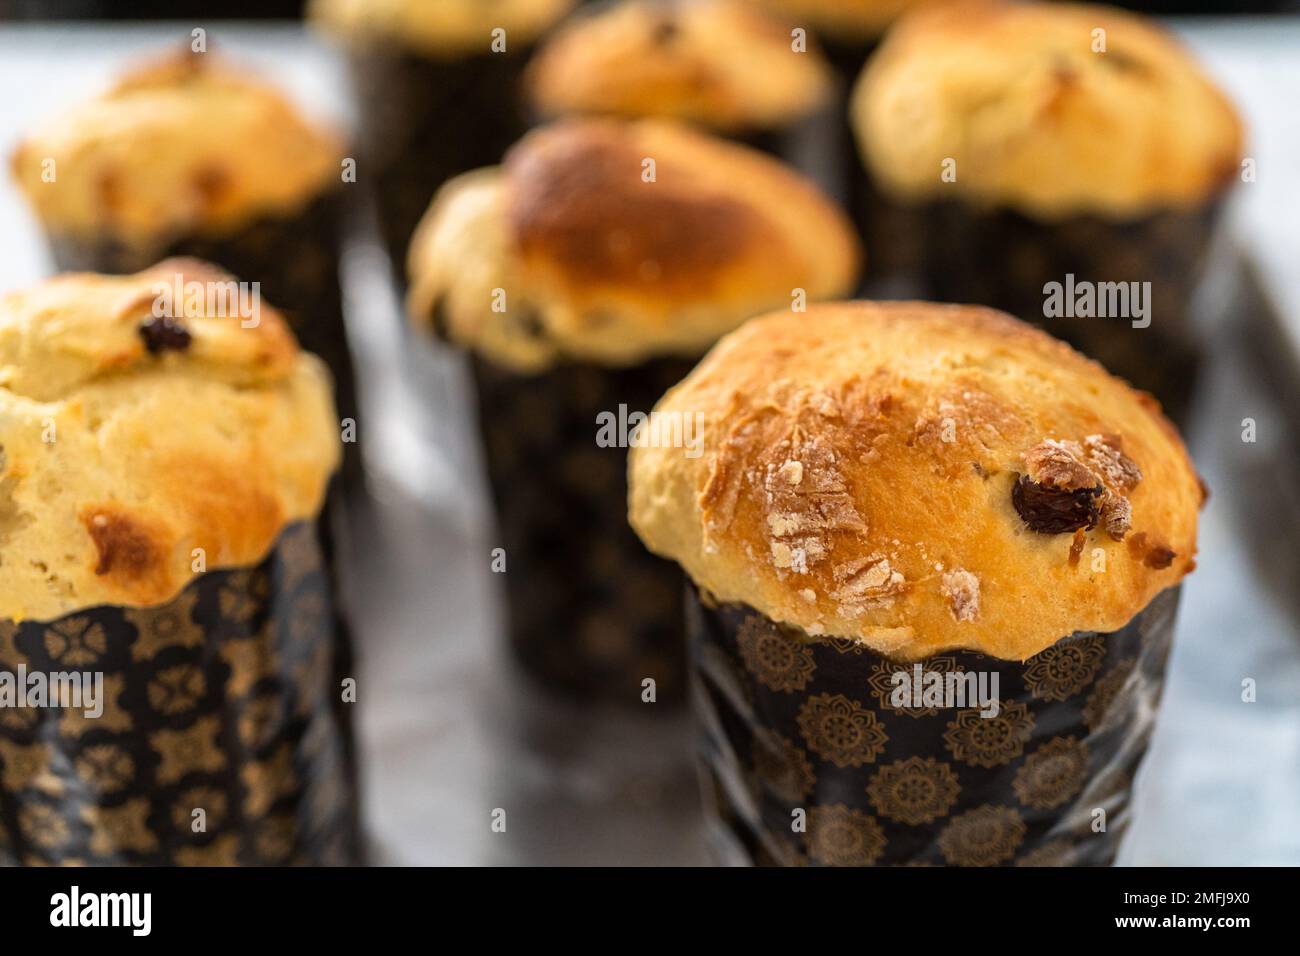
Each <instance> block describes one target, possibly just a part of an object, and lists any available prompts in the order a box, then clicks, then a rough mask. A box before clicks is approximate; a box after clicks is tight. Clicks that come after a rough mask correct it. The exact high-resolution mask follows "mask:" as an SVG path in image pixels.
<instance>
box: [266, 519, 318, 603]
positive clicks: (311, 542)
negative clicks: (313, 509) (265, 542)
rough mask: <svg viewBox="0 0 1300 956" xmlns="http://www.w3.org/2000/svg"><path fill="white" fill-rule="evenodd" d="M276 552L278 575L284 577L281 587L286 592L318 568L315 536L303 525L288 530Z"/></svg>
mask: <svg viewBox="0 0 1300 956" xmlns="http://www.w3.org/2000/svg"><path fill="white" fill-rule="evenodd" d="M276 550H277V553H278V555H279V558H280V573H281V574H282V575H283V576H284V581H283V583H282V584H281V587H282V588H283V589H284V590H286V591H294V590H296V589H297V588H298V585H299V584H301V583H302V580H303V579H304V578H306V577H307V576H308V575H309V574H311V573H313V572H314V571H315V570H316V568H317V567H318V566H319V563H320V557H319V548H318V545H317V544H316V535H315V534H313V533H312V529H311V528H310V527H309V526H307V525H305V524H300V525H294V526H293V527H292V528H290V529H288V530H287V531H286V532H285V533H284V535H283V536H282V537H281V538H280V544H279V547H278V548H277V549H276Z"/></svg>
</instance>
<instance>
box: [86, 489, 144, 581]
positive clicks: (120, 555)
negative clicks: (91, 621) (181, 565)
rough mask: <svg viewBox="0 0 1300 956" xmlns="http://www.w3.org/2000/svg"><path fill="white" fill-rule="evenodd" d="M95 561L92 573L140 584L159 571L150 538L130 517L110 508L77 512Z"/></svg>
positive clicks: (139, 524) (140, 525)
mask: <svg viewBox="0 0 1300 956" xmlns="http://www.w3.org/2000/svg"><path fill="white" fill-rule="evenodd" d="M81 523H82V524H83V525H85V527H86V532H87V533H88V534H89V535H90V540H91V541H93V542H94V544H95V551H96V553H97V554H98V555H99V560H98V562H97V563H96V565H95V573H96V574H97V575H100V576H104V575H110V574H111V575H113V576H114V577H118V578H123V579H126V580H129V581H140V580H143V579H144V578H147V577H149V576H151V575H153V574H155V573H157V572H158V571H159V570H161V568H162V563H163V553H162V549H161V548H160V547H159V546H158V543H157V541H155V539H154V536H153V535H152V534H151V533H150V531H149V530H148V529H146V528H145V527H144V526H143V525H142V524H141V523H140V522H139V521H137V520H136V519H135V518H133V517H131V516H130V515H128V514H126V513H124V512H122V511H118V510H115V509H113V508H110V507H97V508H86V509H84V510H83V511H82V512H81Z"/></svg>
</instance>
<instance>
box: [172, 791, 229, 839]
mask: <svg viewBox="0 0 1300 956" xmlns="http://www.w3.org/2000/svg"><path fill="white" fill-rule="evenodd" d="M226 809H227V801H226V795H225V794H224V793H222V792H221V791H220V790H218V789H217V788H216V787H190V788H189V789H188V790H185V791H183V792H182V793H181V794H180V795H179V796H177V797H176V800H175V801H174V802H173V803H172V822H173V823H175V824H176V829H178V830H180V831H182V832H183V833H206V832H208V831H211V830H215V829H217V828H218V827H220V826H221V824H222V823H223V822H224V821H225V819H226ZM195 810H202V811H203V829H202V830H198V831H196V830H195V829H194V822H195V818H194V811H195Z"/></svg>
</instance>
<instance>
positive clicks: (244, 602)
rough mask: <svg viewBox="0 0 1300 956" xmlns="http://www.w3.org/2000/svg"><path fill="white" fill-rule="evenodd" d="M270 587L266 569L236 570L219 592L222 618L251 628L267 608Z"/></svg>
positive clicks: (246, 628) (218, 598)
mask: <svg viewBox="0 0 1300 956" xmlns="http://www.w3.org/2000/svg"><path fill="white" fill-rule="evenodd" d="M270 589H271V586H270V582H268V581H267V577H266V572H265V571H262V570H260V569H258V570H244V571H235V572H234V573H232V574H231V575H230V576H229V577H228V578H227V579H226V581H225V583H224V584H223V585H222V586H221V590H220V591H219V592H218V594H217V603H218V606H219V607H220V608H221V616H222V618H224V619H225V620H227V621H229V622H231V623H232V624H236V625H238V626H239V627H240V628H242V629H243V630H245V631H248V630H251V629H252V626H253V621H254V619H255V618H256V617H257V616H258V615H259V614H261V613H262V611H263V610H264V609H265V608H266V600H267V597H268V595H269V593H270Z"/></svg>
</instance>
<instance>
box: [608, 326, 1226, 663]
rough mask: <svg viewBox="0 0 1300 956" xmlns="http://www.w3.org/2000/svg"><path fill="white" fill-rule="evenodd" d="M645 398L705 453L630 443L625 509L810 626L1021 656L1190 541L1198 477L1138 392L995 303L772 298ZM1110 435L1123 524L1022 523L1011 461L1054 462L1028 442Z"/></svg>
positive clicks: (1148, 594) (669, 543) (1185, 554)
mask: <svg viewBox="0 0 1300 956" xmlns="http://www.w3.org/2000/svg"><path fill="white" fill-rule="evenodd" d="M656 411H658V412H661V413H664V412H668V413H678V414H692V415H693V414H695V413H700V414H702V415H703V421H704V445H703V447H704V453H703V455H701V456H700V457H698V458H695V459H691V458H688V457H686V456H685V455H684V454H683V453H682V450H681V449H677V448H653V447H638V448H634V449H633V450H632V452H631V458H630V462H629V480H630V493H629V510H630V519H631V522H632V524H633V527H634V528H635V529H636V530H637V532H638V533H639V534H640V536H641V538H642V539H643V540H644V541H645V543H646V545H647V546H648V547H649V548H650V550H652V551H654V552H655V553H657V554H660V555H662V556H664V557H667V558H671V559H673V560H676V561H677V562H678V563H679V564H681V565H682V566H683V568H685V570H686V571H687V573H688V574H689V575H690V576H691V577H692V578H693V579H694V580H695V582H696V583H697V584H698V585H699V586H700V587H701V588H703V589H704V590H705V591H706V592H707V593H708V594H709V595H711V596H712V597H713V598H714V599H716V600H718V601H719V602H739V603H743V604H747V605H749V606H751V607H754V608H756V609H758V610H760V611H761V612H763V613H764V614H766V615H768V616H769V617H771V618H772V619H774V620H776V621H779V622H782V623H785V624H790V625H794V626H796V627H799V628H802V629H803V630H804V631H805V632H807V633H809V634H814V635H831V636H839V637H848V638H854V639H857V640H860V641H862V642H863V643H864V644H866V645H868V646H870V647H871V648H873V649H874V650H876V651H878V652H880V653H883V654H887V655H890V656H892V657H896V658H901V659H916V658H920V657H924V656H928V655H931V654H934V653H937V652H940V651H943V650H948V649H954V648H961V649H966V650H974V651H980V652H983V653H986V654H990V655H992V656H994V657H998V658H1002V659H1017V660H1024V659H1026V658H1028V657H1030V656H1032V655H1033V654H1035V653H1037V652H1038V651H1040V650H1042V649H1043V648H1045V647H1048V646H1049V645H1051V644H1053V643H1054V642H1055V641H1057V640H1059V639H1060V638H1061V637H1064V636H1066V635H1068V634H1071V633H1073V632H1075V631H1099V632H1109V631H1113V630H1116V629H1118V628H1120V627H1122V626H1123V625H1124V624H1125V623H1127V622H1128V621H1129V620H1130V619H1131V618H1132V617H1134V616H1135V615H1136V614H1137V613H1138V612H1139V611H1140V610H1141V609H1142V608H1144V607H1145V606H1146V605H1147V604H1148V603H1149V602H1150V601H1151V599H1152V598H1153V597H1154V596H1155V595H1156V594H1157V593H1159V592H1160V591H1161V590H1163V589H1165V588H1167V587H1170V586H1172V585H1174V584H1176V583H1177V582H1178V581H1179V580H1180V579H1181V578H1182V577H1183V576H1184V575H1185V574H1187V573H1188V572H1190V571H1191V570H1192V568H1193V567H1194V565H1195V562H1194V555H1195V551H1196V523H1197V512H1198V509H1199V507H1200V504H1201V501H1202V489H1201V485H1200V483H1199V479H1198V478H1197V475H1196V472H1195V471H1194V469H1193V467H1192V464H1191V462H1190V460H1189V458H1188V456H1187V452H1186V450H1185V449H1184V447H1183V444H1182V442H1181V440H1180V439H1179V437H1178V435H1177V433H1176V432H1175V430H1174V428H1173V426H1172V425H1170V424H1169V422H1168V421H1167V420H1166V419H1165V418H1164V417H1163V415H1161V414H1160V412H1159V409H1158V406H1157V405H1156V403H1155V402H1154V400H1152V399H1151V398H1150V397H1149V396H1147V395H1145V394H1144V393H1140V392H1137V391H1135V390H1134V389H1132V388H1130V387H1129V386H1128V385H1127V384H1125V383H1124V382H1122V381H1120V380H1119V379H1116V378H1114V377H1112V376H1111V375H1109V374H1108V373H1106V372H1105V370H1103V369H1102V368H1101V367H1100V366H1099V365H1097V364H1096V363H1094V362H1092V361H1090V360H1088V359H1085V358H1083V357H1082V356H1080V355H1079V354H1078V353H1076V352H1074V351H1073V350H1071V349H1070V348H1069V347H1068V346H1066V345H1064V344H1063V343H1060V342H1058V341H1056V340H1054V339H1052V338H1051V337H1049V336H1048V335H1046V334H1045V333H1042V332H1040V331H1038V330H1036V329H1033V328H1031V327H1029V326H1027V325H1024V324H1022V323H1020V322H1018V321H1016V320H1014V319H1012V318H1011V317H1009V316H1006V315H1004V314H1002V313H999V312H995V311H993V310H990V309H984V308H980V307H974V306H953V305H935V304H930V303H920V302H900V303H870V302H854V303H837V304H822V305H817V306H813V307H810V308H809V310H808V312H807V313H806V314H803V315H799V314H792V313H789V312H783V313H773V314H771V315H767V316H764V317H762V318H759V319H755V320H753V321H750V322H748V323H746V324H745V325H744V326H742V327H741V328H740V329H738V330H736V331H735V332H733V333H732V334H730V335H728V336H727V337H726V338H724V339H723V340H722V341H721V342H719V343H718V345H717V346H716V347H715V348H714V349H713V350H712V351H711V352H710V353H709V354H708V356H706V357H705V359H704V360H703V361H702V362H701V363H700V365H699V366H697V368H696V369H695V371H694V372H692V373H691V375H690V376H688V377H687V378H686V379H685V380H684V381H683V382H682V383H681V384H680V385H678V386H677V387H676V388H674V389H672V390H671V391H670V392H668V394H667V395H666V396H665V397H664V398H663V400H662V401H661V402H660V403H659V405H658V406H657V407H656ZM1093 436H1100V437H1093ZM1089 438H1092V444H1091V445H1087V446H1085V445H1084V442H1086V441H1087V440H1088V439H1089ZM1103 438H1104V440H1105V441H1108V442H1113V443H1117V444H1118V445H1119V446H1120V447H1122V450H1123V455H1124V456H1125V459H1126V460H1128V461H1131V463H1132V464H1133V466H1134V467H1133V469H1131V470H1127V469H1126V468H1124V467H1121V466H1120V465H1118V464H1115V462H1117V461H1118V459H1116V458H1115V457H1114V456H1112V455H1111V454H1110V452H1109V451H1098V452H1097V457H1096V458H1095V459H1092V458H1089V459H1087V460H1088V461H1090V462H1092V463H1093V464H1092V465H1091V467H1092V468H1093V469H1094V471H1093V472H1091V474H1097V475H1101V474H1102V473H1103V472H1105V480H1106V481H1107V482H1108V484H1107V485H1106V488H1107V489H1113V490H1114V493H1115V494H1116V495H1118V496H1120V497H1122V498H1123V500H1124V501H1125V502H1126V505H1127V507H1128V509H1129V513H1128V515H1127V517H1128V521H1129V524H1130V527H1129V528H1125V529H1123V532H1124V533H1123V534H1120V535H1119V536H1117V535H1116V534H1114V533H1112V529H1109V528H1108V527H1106V526H1105V525H1104V524H1103V523H1101V522H1100V521H1098V522H1097V523H1095V524H1094V525H1093V526H1092V527H1091V528H1087V527H1080V528H1079V529H1077V530H1075V531H1073V532H1072V533H1071V532H1069V531H1066V532H1064V533H1044V532H1041V531H1035V530H1034V529H1033V528H1031V527H1030V526H1029V525H1028V524H1027V523H1026V521H1025V519H1024V518H1023V517H1022V516H1021V515H1020V514H1019V513H1018V512H1017V510H1016V508H1015V506H1014V505H1013V503H1012V492H1013V487H1014V485H1015V483H1016V482H1017V480H1018V479H1019V478H1020V477H1022V476H1024V475H1026V474H1027V473H1029V471H1030V470H1031V467H1032V468H1033V469H1034V475H1035V477H1037V478H1038V479H1040V480H1041V481H1042V482H1043V483H1044V485H1051V484H1052V483H1053V482H1055V481H1056V480H1057V479H1056V478H1055V477H1054V475H1055V473H1054V472H1052V471H1051V470H1050V469H1049V470H1047V471H1044V470H1043V467H1042V465H1041V462H1040V461H1039V459H1040V458H1041V455H1042V453H1041V450H1040V452H1038V453H1035V449H1036V448H1038V447H1039V446H1040V445H1042V443H1043V442H1044V441H1048V440H1056V441H1067V442H1077V443H1078V447H1080V448H1085V447H1088V448H1092V447H1096V446H1097V442H1098V441H1100V440H1102V439H1103ZM1106 447H1107V448H1109V447H1110V446H1109V445H1106ZM1027 455H1028V456H1029V462H1028V463H1027V461H1026V456H1027ZM1085 457H1086V455H1085ZM1098 480H1099V481H1100V480H1101V478H1098ZM1083 483H1084V482H1083V479H1082V472H1080V473H1079V484H1083ZM1061 487H1062V489H1063V490H1069V489H1070V488H1073V487H1074V486H1073V485H1069V484H1068V483H1066V484H1062V485H1061Z"/></svg>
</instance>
